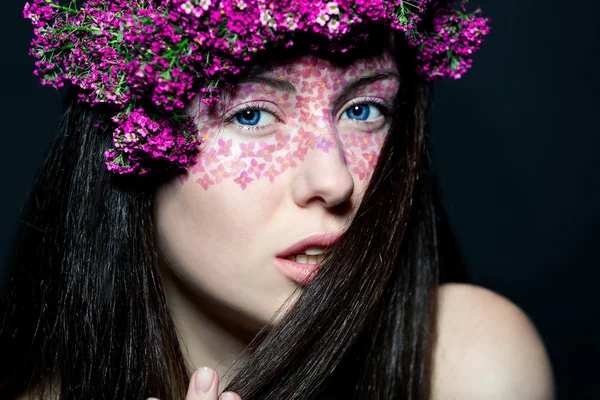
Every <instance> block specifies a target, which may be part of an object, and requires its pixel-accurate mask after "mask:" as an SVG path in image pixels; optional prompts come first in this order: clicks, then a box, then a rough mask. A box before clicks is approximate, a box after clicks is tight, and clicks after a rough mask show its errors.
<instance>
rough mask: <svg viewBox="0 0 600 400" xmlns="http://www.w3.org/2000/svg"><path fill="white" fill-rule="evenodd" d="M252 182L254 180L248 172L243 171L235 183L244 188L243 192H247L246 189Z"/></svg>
mask: <svg viewBox="0 0 600 400" xmlns="http://www.w3.org/2000/svg"><path fill="white" fill-rule="evenodd" d="M252 181H254V179H252V178H250V177H249V176H248V173H247V172H246V171H242V173H241V174H240V176H239V177H237V178H235V183H237V184H238V185H240V187H241V188H242V190H246V187H247V186H248V184H249V183H250V182H252Z"/></svg>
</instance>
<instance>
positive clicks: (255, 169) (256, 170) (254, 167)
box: [248, 158, 267, 179]
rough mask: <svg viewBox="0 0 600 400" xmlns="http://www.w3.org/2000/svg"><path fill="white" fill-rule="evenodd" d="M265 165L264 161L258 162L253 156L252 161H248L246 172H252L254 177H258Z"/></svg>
mask: <svg viewBox="0 0 600 400" xmlns="http://www.w3.org/2000/svg"><path fill="white" fill-rule="evenodd" d="M266 165H267V164H266V163H262V164H259V163H258V161H256V158H253V159H252V162H250V168H248V173H249V174H254V176H255V177H256V179H258V178H260V175H261V173H262V171H263V170H264V169H265V166H266Z"/></svg>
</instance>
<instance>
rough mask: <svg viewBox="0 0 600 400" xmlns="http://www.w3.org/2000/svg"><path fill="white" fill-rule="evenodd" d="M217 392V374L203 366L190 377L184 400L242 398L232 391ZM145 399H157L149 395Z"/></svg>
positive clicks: (232, 399) (229, 399) (233, 399)
mask: <svg viewBox="0 0 600 400" xmlns="http://www.w3.org/2000/svg"><path fill="white" fill-rule="evenodd" d="M218 393H219V374H217V372H216V371H215V370H213V369H211V368H207V367H203V368H200V369H198V370H197V371H196V372H194V374H193V375H192V378H191V379H190V385H189V386H188V391H187V395H186V396H185V400H242V398H241V397H240V396H238V395H237V394H236V393H234V392H223V393H221V395H220V396H218V397H217V394H218ZM147 400H158V399H156V398H154V397H150V398H148V399H147Z"/></svg>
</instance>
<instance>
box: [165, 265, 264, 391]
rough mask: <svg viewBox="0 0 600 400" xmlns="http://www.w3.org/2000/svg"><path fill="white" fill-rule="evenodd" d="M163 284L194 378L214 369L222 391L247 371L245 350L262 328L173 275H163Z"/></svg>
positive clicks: (187, 362) (183, 350)
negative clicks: (202, 369)
mask: <svg viewBox="0 0 600 400" xmlns="http://www.w3.org/2000/svg"><path fill="white" fill-rule="evenodd" d="M163 282H164V287H165V293H166V296H167V302H168V305H169V309H170V311H171V316H172V318H173V321H174V323H175V327H176V329H177V335H178V337H179V342H180V344H181V348H182V352H183V354H184V357H185V358H186V359H185V361H186V364H187V365H188V367H189V373H190V375H191V374H192V372H193V371H194V370H195V369H197V368H199V367H210V368H213V369H214V370H216V371H217V373H218V374H219V378H220V384H219V390H222V389H223V388H225V386H227V385H228V384H229V382H230V381H231V378H232V377H233V376H234V375H235V374H236V372H237V371H238V370H239V368H242V367H243V364H244V363H245V360H246V359H247V357H248V353H247V352H245V349H246V348H247V346H248V344H249V343H250V341H251V340H252V339H253V338H254V337H255V336H256V334H257V333H258V332H259V330H260V328H261V326H260V325H259V324H257V323H256V322H253V321H247V320H245V319H244V318H242V317H240V315H239V314H238V313H236V312H235V310H232V309H231V308H228V307H227V306H226V305H223V304H219V303H217V302H215V301H214V300H212V299H211V298H210V297H208V296H205V295H203V294H202V293H200V292H199V291H197V290H194V289H192V288H189V287H188V284H186V283H185V282H182V281H181V280H180V279H178V278H177V277H175V276H173V275H171V274H169V273H165V274H163Z"/></svg>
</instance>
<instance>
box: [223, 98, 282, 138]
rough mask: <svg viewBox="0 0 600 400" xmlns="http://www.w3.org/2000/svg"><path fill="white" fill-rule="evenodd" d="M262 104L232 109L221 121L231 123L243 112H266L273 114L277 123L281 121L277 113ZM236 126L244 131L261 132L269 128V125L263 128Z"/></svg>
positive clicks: (257, 103) (248, 104)
mask: <svg viewBox="0 0 600 400" xmlns="http://www.w3.org/2000/svg"><path fill="white" fill-rule="evenodd" d="M264 104H265V103H264V102H250V103H246V104H244V105H242V106H240V107H238V108H236V109H234V110H233V111H231V112H230V113H228V114H227V115H226V116H225V118H224V119H223V120H224V122H225V123H231V122H232V121H233V120H234V119H235V117H236V115H238V114H239V113H242V112H244V111H265V112H268V113H269V114H273V116H274V117H275V118H277V120H278V121H281V120H282V118H281V116H279V115H278V113H277V112H274V111H273V110H271V109H270V108H268V107H266V106H265V105H264ZM238 126H239V127H240V128H241V129H242V130H245V131H260V130H263V129H265V128H268V127H269V125H263V126H258V125H257V126H245V125H238Z"/></svg>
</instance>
